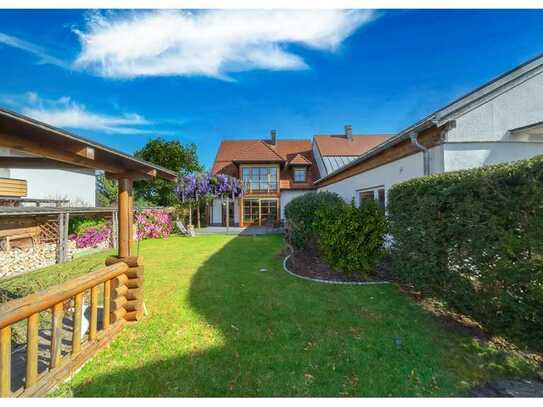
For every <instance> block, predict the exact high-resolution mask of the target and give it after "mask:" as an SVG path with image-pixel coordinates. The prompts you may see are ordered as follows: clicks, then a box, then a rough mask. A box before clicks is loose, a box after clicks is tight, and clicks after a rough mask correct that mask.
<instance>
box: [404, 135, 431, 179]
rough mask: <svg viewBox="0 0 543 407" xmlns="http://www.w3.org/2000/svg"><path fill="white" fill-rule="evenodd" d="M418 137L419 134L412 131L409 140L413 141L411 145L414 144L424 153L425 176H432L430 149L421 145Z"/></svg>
mask: <svg viewBox="0 0 543 407" xmlns="http://www.w3.org/2000/svg"><path fill="white" fill-rule="evenodd" d="M418 135H419V134H418V133H417V132H415V131H412V132H411V133H409V138H410V139H411V143H413V145H414V146H415V147H417V148H418V149H419V150H420V151H422V161H423V165H424V175H425V176H426V175H430V149H429V148H428V147H425V146H423V145H422V144H420V143H419V140H418V139H417V137H418Z"/></svg>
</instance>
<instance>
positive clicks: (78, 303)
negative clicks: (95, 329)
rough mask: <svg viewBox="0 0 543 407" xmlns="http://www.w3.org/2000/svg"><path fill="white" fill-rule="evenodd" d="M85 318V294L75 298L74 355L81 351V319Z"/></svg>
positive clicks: (77, 295)
mask: <svg viewBox="0 0 543 407" xmlns="http://www.w3.org/2000/svg"><path fill="white" fill-rule="evenodd" d="M82 318H83V293H79V294H76V295H75V298H74V321H73V335H72V355H77V354H78V353H79V352H80V351H81V319H82Z"/></svg>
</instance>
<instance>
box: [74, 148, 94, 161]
mask: <svg viewBox="0 0 543 407" xmlns="http://www.w3.org/2000/svg"><path fill="white" fill-rule="evenodd" d="M73 152H74V153H75V154H77V155H78V156H80V157H85V158H88V159H89V160H94V148H92V147H89V146H84V147H82V148H76V149H74V150H73Z"/></svg>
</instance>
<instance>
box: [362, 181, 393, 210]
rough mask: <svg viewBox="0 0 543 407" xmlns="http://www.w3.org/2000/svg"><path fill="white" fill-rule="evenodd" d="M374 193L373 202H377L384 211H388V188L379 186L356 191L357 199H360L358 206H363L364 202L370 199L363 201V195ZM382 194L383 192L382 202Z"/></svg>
mask: <svg viewBox="0 0 543 407" xmlns="http://www.w3.org/2000/svg"><path fill="white" fill-rule="evenodd" d="M369 192H371V193H373V200H374V201H376V202H377V203H378V204H379V206H381V207H382V208H383V209H386V205H387V193H386V188H385V186H384V185H378V186H374V187H369V188H363V189H357V190H356V193H357V198H358V206H361V205H362V204H363V202H364V200H367V199H368V198H366V199H362V194H367V193H369ZM380 192H382V198H383V199H382V200H381V194H380Z"/></svg>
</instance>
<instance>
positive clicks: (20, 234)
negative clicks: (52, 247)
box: [0, 226, 41, 252]
mask: <svg viewBox="0 0 543 407" xmlns="http://www.w3.org/2000/svg"><path fill="white" fill-rule="evenodd" d="M40 233H41V230H40V227H39V226H32V227H28V228H17V229H4V230H0V247H1V248H2V249H3V250H4V251H6V252H9V251H10V250H11V247H12V244H11V242H12V241H13V240H20V239H31V240H32V246H35V245H37V244H38V243H39V237H40Z"/></svg>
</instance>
